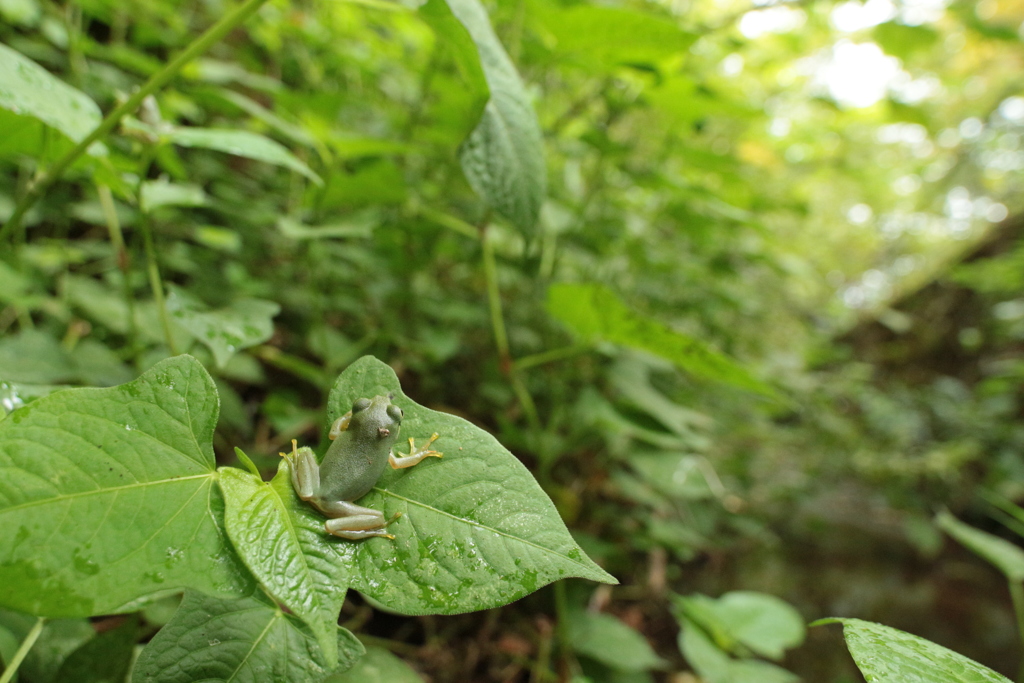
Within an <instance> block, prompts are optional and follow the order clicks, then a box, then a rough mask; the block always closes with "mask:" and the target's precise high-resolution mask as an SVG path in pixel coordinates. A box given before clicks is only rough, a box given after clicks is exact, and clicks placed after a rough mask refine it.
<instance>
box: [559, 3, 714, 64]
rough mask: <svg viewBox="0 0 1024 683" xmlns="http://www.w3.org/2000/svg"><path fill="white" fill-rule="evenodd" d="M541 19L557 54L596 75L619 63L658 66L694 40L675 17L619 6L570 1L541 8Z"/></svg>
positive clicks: (681, 51)
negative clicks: (553, 7) (559, 6)
mask: <svg viewBox="0 0 1024 683" xmlns="http://www.w3.org/2000/svg"><path fill="white" fill-rule="evenodd" d="M541 17H542V18H543V20H544V28H545V30H546V31H547V32H549V33H550V34H551V35H552V36H553V37H554V38H555V41H556V43H557V46H556V49H557V50H558V51H559V52H562V53H569V54H571V55H574V56H576V57H577V58H579V61H578V63H579V64H580V65H582V66H584V67H586V68H589V69H592V70H595V71H597V72H600V73H606V72H607V71H608V70H609V68H611V67H613V66H615V65H619V64H656V63H657V62H660V61H663V60H665V59H667V58H669V57H672V56H673V55H677V54H679V53H683V52H686V51H687V50H689V49H690V46H691V45H693V43H694V41H696V40H697V36H696V35H695V34H693V33H689V32H686V31H683V30H682V29H680V28H679V25H678V23H677V22H676V21H675V20H673V19H670V18H668V17H661V16H657V15H655V14H651V13H648V12H639V11H636V10H632V9H623V8H619V7H604V6H598V5H574V6H572V7H568V8H566V9H561V10H549V11H542V12H541Z"/></svg>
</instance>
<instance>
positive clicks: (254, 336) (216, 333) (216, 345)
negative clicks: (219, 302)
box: [167, 293, 281, 368]
mask: <svg viewBox="0 0 1024 683" xmlns="http://www.w3.org/2000/svg"><path fill="white" fill-rule="evenodd" d="M167 307H168V309H169V310H170V311H171V317H172V318H173V319H174V320H175V322H177V323H178V324H179V325H180V326H181V327H182V328H184V329H185V330H187V331H188V332H189V334H191V335H192V336H193V337H194V338H195V339H196V340H197V341H200V342H202V343H203V344H205V345H206V346H207V347H209V349H210V351H212V352H213V357H214V359H215V360H216V361H217V367H221V368H222V367H224V365H225V364H227V362H228V361H229V360H231V356H233V355H235V353H237V352H238V351H241V350H242V349H244V348H248V347H250V346H254V345H256V344H259V343H260V342H262V341H266V340H267V339H270V335H271V334H273V332H274V323H273V317H274V316H275V315H277V314H278V313H279V312H280V310H281V307H280V306H279V305H277V304H276V303H274V302H273V301H264V300H263V299H238V300H237V301H233V302H232V303H231V305H230V306H228V307H227V308H221V309H218V310H214V311H204V310H198V309H197V308H196V307H195V306H193V305H190V303H188V302H186V301H184V300H183V299H182V298H181V297H180V296H178V295H177V294H176V293H172V295H171V296H170V297H168V299H167Z"/></svg>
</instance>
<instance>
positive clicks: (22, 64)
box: [0, 44, 102, 154]
mask: <svg viewBox="0 0 1024 683" xmlns="http://www.w3.org/2000/svg"><path fill="white" fill-rule="evenodd" d="M0 109H3V110H5V111H3V112H2V113H0V126H2V129H3V131H4V135H3V138H2V139H3V142H0V153H3V152H8V151H17V152H24V153H29V154H38V153H39V151H40V150H42V149H43V146H44V143H45V133H44V131H43V128H42V127H41V126H39V125H38V124H39V123H43V124H45V125H46V126H49V127H50V128H53V129H55V130H57V131H59V132H60V133H61V134H62V135H63V136H64V137H66V138H67V140H68V141H71V142H80V141H81V140H83V139H85V137H86V136H87V135H89V133H90V132H92V130H93V129H94V128H95V127H96V126H97V125H99V123H100V120H101V119H102V115H101V113H100V108H99V107H98V106H97V105H96V103H95V102H93V101H92V100H91V99H89V97H88V96H87V95H86V94H85V93H83V92H80V91H78V90H75V89H74V88H72V87H71V86H70V85H67V84H66V83H64V82H63V81H61V80H60V79H58V78H56V77H55V76H53V75H52V74H50V72H48V71H47V70H46V69H44V68H43V67H41V66H39V65H38V64H36V63H35V62H33V61H32V60H30V59H29V58H28V57H25V56H24V55H22V54H20V53H18V52H15V51H14V50H12V49H11V48H9V47H7V46H6V45H2V44H0ZM65 146H67V147H69V146H70V143H66V144H65Z"/></svg>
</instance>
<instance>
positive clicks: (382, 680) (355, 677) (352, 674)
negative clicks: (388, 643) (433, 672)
mask: <svg viewBox="0 0 1024 683" xmlns="http://www.w3.org/2000/svg"><path fill="white" fill-rule="evenodd" d="M327 683H423V679H422V678H420V675H419V674H417V673H416V672H415V671H413V670H412V668H411V667H410V666H409V665H408V664H406V663H405V662H403V661H402V660H401V659H399V658H398V657H396V656H395V655H393V654H391V653H390V652H388V651H387V650H385V649H384V648H382V647H373V646H371V647H368V648H366V655H365V656H364V657H363V658H362V659H360V660H359V661H358V662H356V665H355V666H353V667H352V669H351V670H349V671H346V672H345V673H342V674H334V675H333V676H331V677H330V678H328V679H327Z"/></svg>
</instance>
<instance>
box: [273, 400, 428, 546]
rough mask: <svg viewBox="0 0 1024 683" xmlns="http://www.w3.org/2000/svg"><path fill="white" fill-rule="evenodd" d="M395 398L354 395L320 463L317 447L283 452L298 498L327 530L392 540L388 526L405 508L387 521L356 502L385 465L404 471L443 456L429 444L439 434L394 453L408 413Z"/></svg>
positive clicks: (295, 446) (350, 536)
mask: <svg viewBox="0 0 1024 683" xmlns="http://www.w3.org/2000/svg"><path fill="white" fill-rule="evenodd" d="M393 399H394V395H393V394H388V395H387V396H374V397H373V398H359V399H356V401H355V402H354V403H353V404H352V410H350V411H349V412H347V413H345V414H344V415H342V416H341V417H339V418H338V419H337V420H335V421H334V423H333V424H332V425H331V429H330V431H329V432H328V437H329V438H330V439H331V441H332V442H333V443H331V445H330V447H329V448H328V449H327V453H326V454H325V455H324V459H323V462H321V463H320V464H319V465H318V464H317V460H316V454H315V453H314V452H313V449H311V448H309V447H302V448H299V447H298V444H297V442H296V441H295V440H293V441H292V452H291V453H289V454H284V453H282V454H281V455H282V457H285V458H286V459H287V460H288V464H289V466H290V468H291V477H292V486H293V487H294V488H295V492H296V493H297V494H298V496H299V498H300V499H302V500H304V501H306V502H308V503H309V504H310V505H312V506H313V507H314V508H316V509H317V510H319V511H320V512H321V513H323V515H324V516H325V517H327V521H326V523H325V524H324V529H325V530H326V531H327V533H328V534H331V535H333V536H337V537H339V538H344V539H348V540H353V541H355V540H360V539H364V538H370V537H373V536H383V537H385V538H390V539H394V538H395V537H394V535H392V534H390V533H388V531H387V527H388V526H389V525H390V524H391V523H392V522H394V521H395V520H397V519H398V518H399V517H400V516H401V514H402V513H401V512H399V513H397V514H396V515H395V516H394V517H392V518H391V519H390V520H388V521H385V519H384V513H382V512H380V511H379V510H374V509H373V508H368V507H363V506H361V505H356V504H355V502H354V501H356V500H358V499H360V498H362V497H363V496H364V495H366V494H367V493H368V492H369V491H370V489H372V488H373V486H374V484H376V483H377V480H378V479H379V478H380V476H381V474H382V473H383V472H384V468H385V466H386V465H391V467H392V469H396V470H397V469H404V468H407V467H412V466H413V465H416V464H419V463H420V462H422V461H423V460H424V459H426V458H429V457H436V458H440V457H442V456H443V455H444V454H443V453H441V452H439V451H435V450H433V449H432V448H431V445H432V444H433V443H434V441H435V440H437V439H438V434H437V433H436V432H435V433H434V434H433V435H432V436H431V437H430V438H429V439H428V440H427V442H426V443H425V444H423V445H422V446H419V447H417V446H416V442H415V440H414V439H412V438H410V439H409V452H408V453H405V454H402V453H399V454H398V455H395V444H396V443H397V442H398V434H399V431H400V430H401V426H402V418H403V417H404V412H403V411H402V409H401V408H400V407H398V406H397V405H395V404H394V403H392V400H393Z"/></svg>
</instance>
